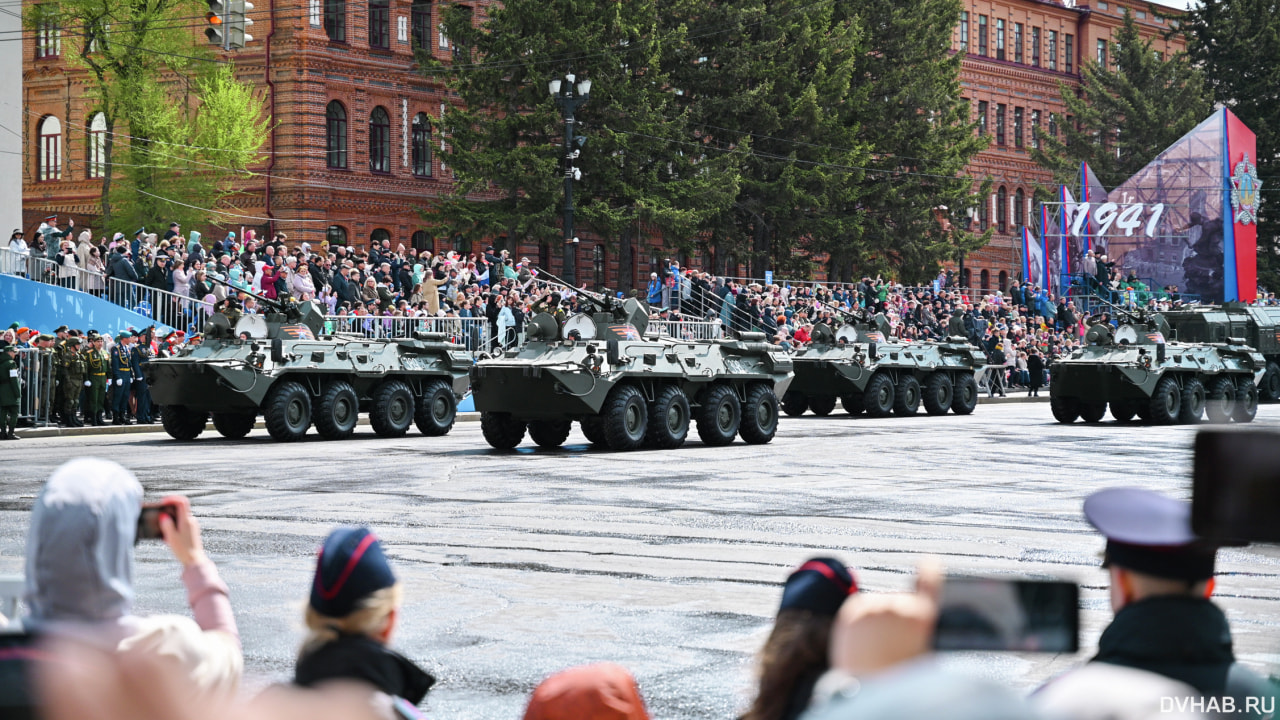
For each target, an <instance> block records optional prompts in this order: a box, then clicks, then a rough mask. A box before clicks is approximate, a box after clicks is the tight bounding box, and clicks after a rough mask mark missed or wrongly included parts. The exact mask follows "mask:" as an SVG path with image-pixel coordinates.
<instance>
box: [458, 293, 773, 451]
mask: <svg viewBox="0 0 1280 720" xmlns="http://www.w3.org/2000/svg"><path fill="white" fill-rule="evenodd" d="M539 278H540V279H542V278H548V279H549V280H550V281H551V282H554V283H556V284H557V285H561V286H564V287H568V286H567V285H565V284H563V283H562V282H561V281H560V280H559V279H558V278H556V277H555V276H554V275H551V274H550V273H547V272H545V271H540V274H539ZM577 293H578V298H579V299H580V300H582V301H585V302H586V303H587V304H588V305H590V307H591V312H590V313H583V314H578V315H574V316H572V317H569V318H568V319H567V320H565V321H564V323H563V327H562V326H561V324H560V321H559V320H558V319H557V318H556V317H555V316H553V315H551V314H549V313H546V312H541V313H537V314H535V315H534V316H533V317H532V319H531V320H530V321H529V324H528V325H527V329H526V333H527V338H528V342H527V343H526V344H525V345H524V346H523V347H522V348H521V349H519V350H518V351H516V352H514V353H513V354H511V355H502V354H501V353H500V352H499V353H497V354H496V355H495V357H492V358H488V359H486V358H483V357H482V358H481V359H480V360H479V361H477V362H476V364H475V367H473V368H472V369H471V391H472V397H473V399H474V400H475V404H476V409H477V410H479V411H480V413H481V415H480V427H481V430H482V431H483V433H484V438H485V440H487V441H488V442H489V444H490V445H492V446H493V447H495V448H503V449H509V448H513V447H515V446H517V445H519V444H520V442H521V441H522V440H523V439H524V435H525V431H526V430H527V431H528V433H529V437H530V438H531V439H532V440H533V441H534V442H535V443H537V444H538V445H540V446H542V447H547V448H549V447H556V446H559V445H561V444H563V443H564V441H565V439H566V438H568V436H569V430H570V428H571V424H572V422H573V421H577V422H578V424H579V425H580V427H581V429H582V433H583V434H584V435H586V436H587V439H588V440H590V441H591V442H592V443H593V444H596V445H601V446H605V447H608V448H609V449H611V450H634V449H637V448H641V447H650V448H677V447H680V446H681V445H682V444H683V443H684V441H685V437H686V436H687V434H688V432H689V426H690V425H691V424H692V425H696V426H697V429H698V436H699V437H700V438H701V439H702V442H703V443H704V444H707V445H728V444H729V443H732V442H733V441H734V438H735V437H741V438H742V439H743V440H744V441H746V442H748V443H753V444H757V443H767V442H769V441H770V440H772V439H773V436H774V433H775V432H776V431H777V429H778V398H777V396H776V395H775V393H776V392H785V391H786V387H787V384H788V383H789V382H791V359H790V357H789V356H788V355H787V353H786V352H785V351H783V350H782V349H781V348H779V347H777V346H773V345H769V344H768V343H766V342H765V337H764V333H747V332H743V333H738V334H737V338H736V339H732V340H712V341H696V340H695V341H689V340H676V339H673V338H669V337H659V336H658V335H657V334H656V333H653V332H646V330H647V328H648V321H649V315H648V310H647V308H646V307H645V306H644V305H643V304H642V303H641V302H639V301H638V300H636V299H635V298H630V299H627V300H618V299H615V298H611V297H609V296H608V295H596V294H593V293H589V292H586V291H583V290H578V291H577Z"/></svg>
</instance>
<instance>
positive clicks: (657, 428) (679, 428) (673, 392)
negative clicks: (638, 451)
mask: <svg viewBox="0 0 1280 720" xmlns="http://www.w3.org/2000/svg"><path fill="white" fill-rule="evenodd" d="M801 397H803V396H801ZM801 412H803V411H801ZM689 416H690V410H689V398H688V397H687V396H686V395H685V394H684V391H683V390H681V389H680V388H679V387H676V386H675V385H667V386H665V387H662V388H660V389H659V390H658V396H657V397H656V398H654V400H653V402H651V403H649V429H648V431H646V433H645V437H644V444H645V447H653V448H662V449H664V450H671V449H673V448H678V447H680V446H681V445H683V444H684V440H685V438H686V437H688V436H689Z"/></svg>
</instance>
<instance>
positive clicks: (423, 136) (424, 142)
mask: <svg viewBox="0 0 1280 720" xmlns="http://www.w3.org/2000/svg"><path fill="white" fill-rule="evenodd" d="M413 174H414V175H416V176H418V177H431V118H429V117H427V114H426V113H418V114H417V115H414V116H413Z"/></svg>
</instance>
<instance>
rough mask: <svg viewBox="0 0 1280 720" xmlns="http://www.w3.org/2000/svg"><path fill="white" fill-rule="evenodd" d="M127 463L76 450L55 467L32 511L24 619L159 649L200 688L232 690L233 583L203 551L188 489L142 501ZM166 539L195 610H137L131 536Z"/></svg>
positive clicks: (49, 628)
mask: <svg viewBox="0 0 1280 720" xmlns="http://www.w3.org/2000/svg"><path fill="white" fill-rule="evenodd" d="M142 494H143V493H142V485H141V484H140V483H139V482H138V480H137V478H136V477H134V475H133V473H131V472H130V471H129V470H127V469H125V468H124V467H121V466H120V465H118V464H116V463H114V462H111V461H108V460H101V459H98V458H77V459H75V460H71V461H69V462H66V463H64V464H63V465H61V466H60V467H58V469H56V470H54V472H53V474H52V475H51V476H50V477H49V480H48V482H46V483H45V485H44V488H43V489H42V490H41V491H40V495H39V497H38V498H37V499H36V502H35V506H34V508H33V509H32V513H31V527H30V531H29V533H28V536H27V547H26V597H25V602H26V607H27V608H28V610H29V613H30V614H29V615H28V616H27V617H24V618H23V619H22V625H23V628H24V629H25V630H26V631H27V632H29V633H31V634H32V635H33V636H34V637H35V639H40V638H41V637H56V638H67V639H72V640H76V641H80V642H85V643H88V644H91V645H94V646H97V647H100V648H102V649H105V650H109V651H111V650H115V651H120V652H129V651H136V652H145V653H154V654H155V655H158V656H160V657H161V658H163V659H164V660H165V661H166V663H169V664H171V665H172V666H176V667H178V668H180V669H181V671H182V673H183V674H184V675H186V676H188V677H189V678H190V679H191V680H192V681H193V685H194V686H195V687H196V688H197V689H198V692H199V693H200V694H201V696H202V697H204V696H210V695H212V694H221V693H230V692H234V690H235V689H236V687H237V686H238V683H239V680H240V676H241V673H242V670H243V666H244V658H243V655H242V652H241V649H240V635H239V632H238V630H237V629H236V622H235V618H234V616H233V615H232V612H231V601H230V599H229V597H228V591H227V586H226V585H225V584H224V583H223V582H222V580H221V578H219V576H218V570H217V568H216V567H215V566H214V564H213V562H211V561H210V560H209V558H208V556H206V555H205V553H204V546H203V544H202V542H201V539H200V525H199V523H198V522H197V521H196V519H195V517H194V516H193V515H192V514H191V504H190V502H189V501H188V500H187V498H185V497H182V496H178V495H173V496H169V497H166V498H164V499H163V500H161V501H160V502H159V503H154V504H144V503H143V502H142ZM148 539H161V540H163V542H164V543H165V544H166V545H167V546H168V547H169V549H170V550H171V551H172V552H173V556H174V557H175V558H176V559H177V560H178V562H179V563H180V564H181V566H182V574H181V578H182V584H183V586H184V587H185V588H186V591H187V603H188V605H189V606H190V608H191V613H192V616H193V617H188V616H185V615H150V616H140V615H136V614H134V608H133V600H134V579H133V570H134V545H135V543H137V542H139V541H140V540H142V541H145V540H148Z"/></svg>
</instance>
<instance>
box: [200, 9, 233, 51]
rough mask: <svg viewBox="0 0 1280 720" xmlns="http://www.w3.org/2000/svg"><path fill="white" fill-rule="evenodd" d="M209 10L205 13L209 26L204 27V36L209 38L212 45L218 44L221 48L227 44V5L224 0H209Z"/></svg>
mask: <svg viewBox="0 0 1280 720" xmlns="http://www.w3.org/2000/svg"><path fill="white" fill-rule="evenodd" d="M208 2H209V12H208V13H206V14H205V16H204V19H205V22H206V23H208V25H209V26H208V27H207V28H205V29H204V36H205V37H207V38H209V44H210V45H217V46H218V47H220V48H225V47H226V46H227V36H226V32H227V6H226V3H224V2H223V0H208Z"/></svg>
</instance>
